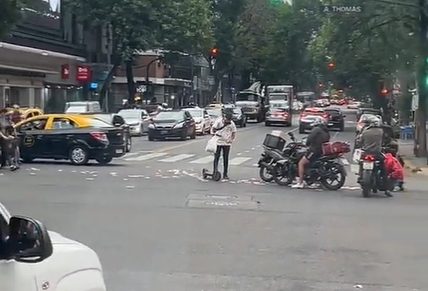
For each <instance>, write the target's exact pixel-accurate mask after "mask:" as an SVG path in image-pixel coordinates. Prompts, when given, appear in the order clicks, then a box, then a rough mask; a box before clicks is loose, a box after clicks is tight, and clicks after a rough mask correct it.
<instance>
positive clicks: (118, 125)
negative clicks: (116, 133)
mask: <svg viewBox="0 0 428 291" xmlns="http://www.w3.org/2000/svg"><path fill="white" fill-rule="evenodd" d="M114 126H115V127H120V126H122V124H120V123H118V122H116V123H115V124H114Z"/></svg>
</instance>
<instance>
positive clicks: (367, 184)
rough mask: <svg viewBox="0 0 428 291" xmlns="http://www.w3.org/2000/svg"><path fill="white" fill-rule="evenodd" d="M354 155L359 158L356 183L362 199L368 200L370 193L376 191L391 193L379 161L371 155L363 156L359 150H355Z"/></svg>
mask: <svg viewBox="0 0 428 291" xmlns="http://www.w3.org/2000/svg"><path fill="white" fill-rule="evenodd" d="M358 151H359V152H358ZM354 155H357V156H358V155H359V156H360V158H359V167H360V172H359V176H360V177H359V179H358V183H359V184H360V185H361V191H362V195H363V197H365V198H368V197H370V194H371V193H377V192H378V191H386V190H389V191H392V187H391V186H389V189H387V184H386V183H385V180H384V175H383V171H384V169H383V168H382V162H381V161H380V160H378V159H376V157H374V156H373V155H369V154H364V152H363V151H361V150H356V154H354Z"/></svg>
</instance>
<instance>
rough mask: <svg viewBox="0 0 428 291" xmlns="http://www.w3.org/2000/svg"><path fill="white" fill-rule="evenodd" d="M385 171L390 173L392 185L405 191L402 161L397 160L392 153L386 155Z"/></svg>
mask: <svg viewBox="0 0 428 291" xmlns="http://www.w3.org/2000/svg"><path fill="white" fill-rule="evenodd" d="M384 166H385V171H386V172H387V173H388V175H389V178H390V180H391V182H392V183H391V185H394V188H397V187H398V189H399V190H400V191H403V190H404V186H403V184H404V170H403V166H402V165H401V163H400V161H399V160H398V159H397V158H395V157H394V156H393V155H392V154H391V153H386V154H385V158H384Z"/></svg>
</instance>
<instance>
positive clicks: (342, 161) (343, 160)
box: [339, 158, 349, 166]
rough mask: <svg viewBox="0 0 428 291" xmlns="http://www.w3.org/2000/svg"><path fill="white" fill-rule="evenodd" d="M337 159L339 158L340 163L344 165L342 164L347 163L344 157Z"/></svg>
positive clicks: (345, 164)
mask: <svg viewBox="0 0 428 291" xmlns="http://www.w3.org/2000/svg"><path fill="white" fill-rule="evenodd" d="M339 160H340V162H341V163H342V165H344V166H347V165H349V162H348V160H347V159H345V158H340V159H339Z"/></svg>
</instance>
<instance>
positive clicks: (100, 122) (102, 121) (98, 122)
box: [88, 118, 112, 128]
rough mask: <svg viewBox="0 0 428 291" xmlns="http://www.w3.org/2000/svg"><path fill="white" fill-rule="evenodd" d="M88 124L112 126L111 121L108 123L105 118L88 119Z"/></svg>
mask: <svg viewBox="0 0 428 291" xmlns="http://www.w3.org/2000/svg"><path fill="white" fill-rule="evenodd" d="M88 124H89V125H90V126H92V127H101V128H102V127H112V125H111V124H110V123H107V122H105V121H104V120H101V119H98V118H91V119H88Z"/></svg>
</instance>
